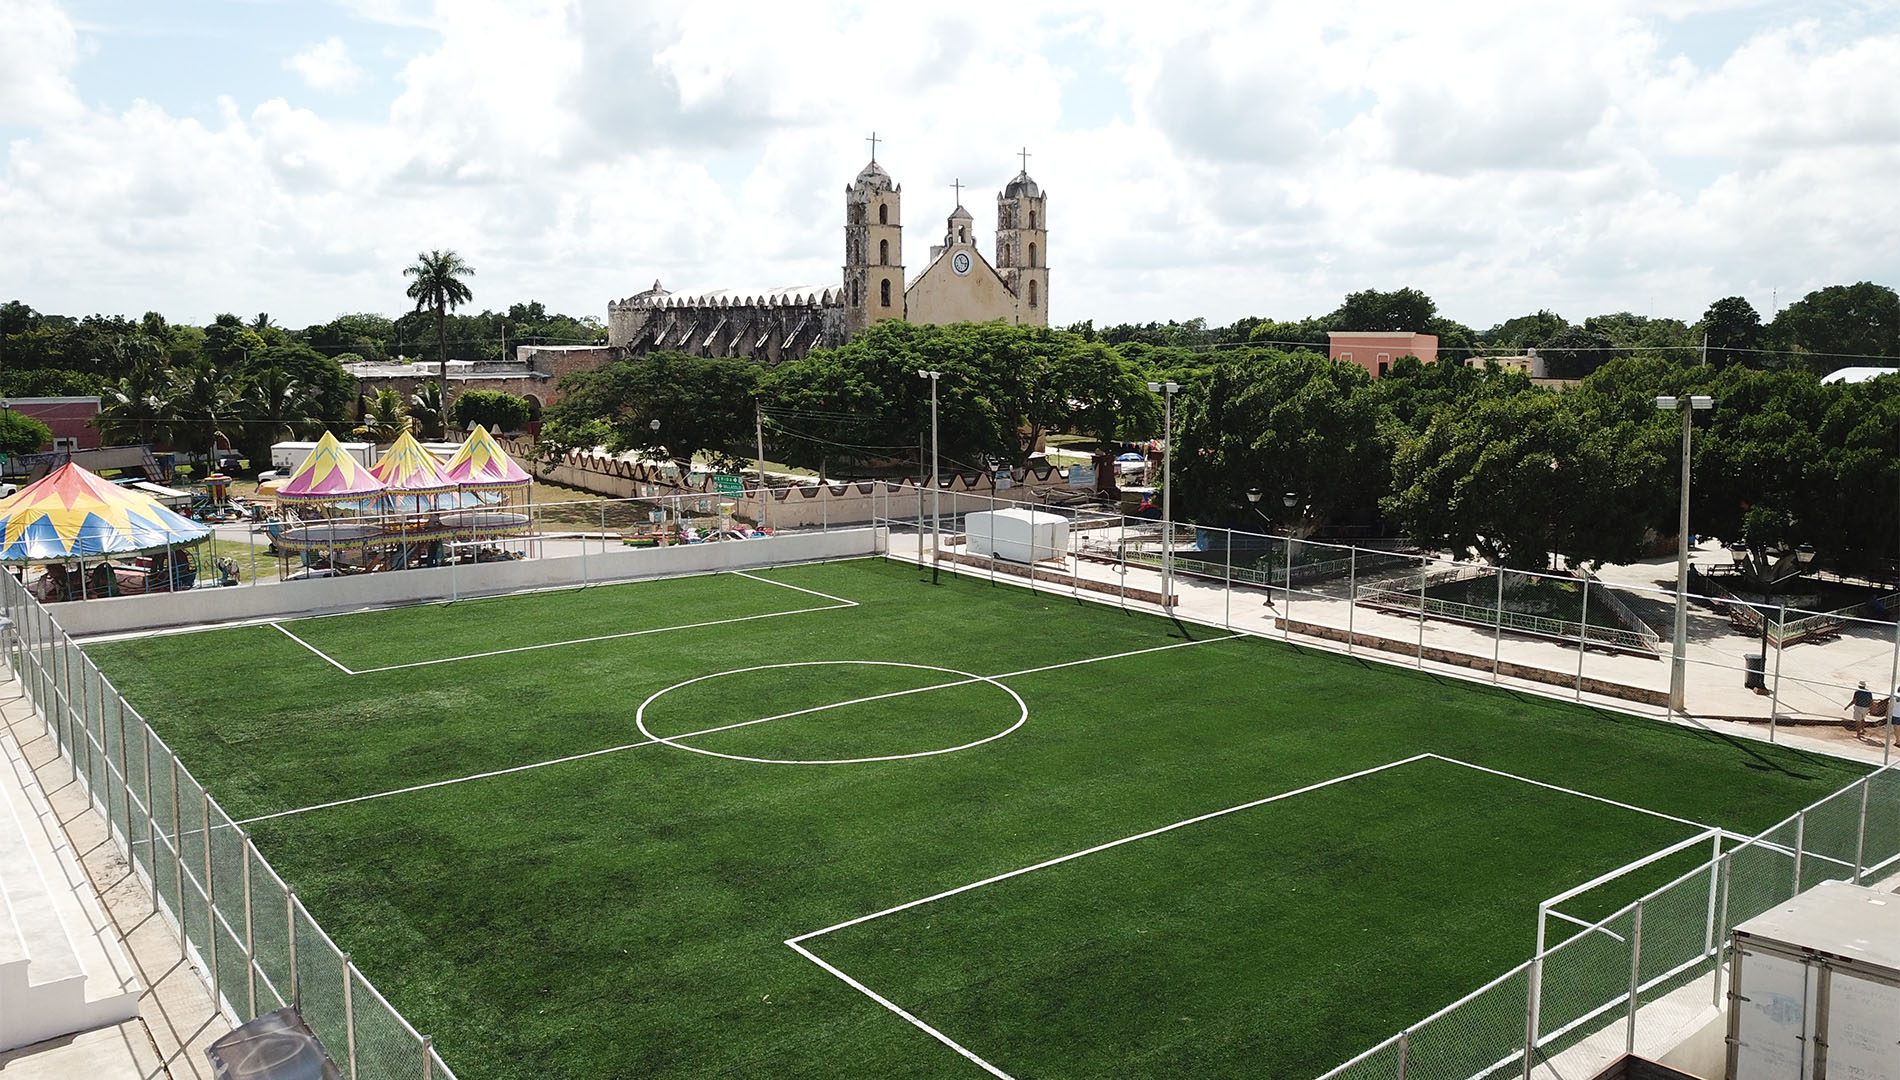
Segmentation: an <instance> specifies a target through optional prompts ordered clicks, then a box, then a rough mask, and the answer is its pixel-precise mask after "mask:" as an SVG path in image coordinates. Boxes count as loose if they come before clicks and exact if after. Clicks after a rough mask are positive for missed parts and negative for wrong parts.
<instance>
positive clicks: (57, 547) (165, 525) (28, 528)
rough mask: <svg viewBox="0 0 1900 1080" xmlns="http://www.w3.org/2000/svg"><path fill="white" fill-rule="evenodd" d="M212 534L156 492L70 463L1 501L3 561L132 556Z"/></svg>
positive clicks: (191, 542)
mask: <svg viewBox="0 0 1900 1080" xmlns="http://www.w3.org/2000/svg"><path fill="white" fill-rule="evenodd" d="M209 535H211V530H210V529H209V528H208V527H206V526H204V525H200V524H198V523H197V522H195V521H191V520H189V519H187V518H183V517H180V516H179V515H177V514H175V513H173V512H171V511H170V510H167V509H166V508H165V507H164V506H162V505H160V504H159V502H158V501H157V500H156V499H153V498H152V497H151V496H149V495H146V494H145V493H143V492H139V491H131V490H128V489H126V488H122V487H120V486H119V485H117V484H114V483H111V482H110V481H107V480H102V479H100V478H99V476H98V475H97V474H95V473H91V472H88V471H86V470H85V469H83V468H81V467H80V466H78V465H73V464H71V463H68V464H65V465H62V466H60V467H59V468H58V469H55V470H54V471H52V472H51V473H48V474H47V475H46V476H43V477H41V478H40V479H38V480H35V481H34V482H33V483H31V484H28V485H27V486H26V487H23V488H21V489H20V490H19V492H18V493H16V494H14V495H13V496H12V497H10V498H7V499H0V562H27V561H33V562H50V561H56V560H61V559H90V558H97V557H100V556H105V555H130V554H134V553H136V552H140V551H155V550H158V549H160V548H165V547H169V546H172V545H175V544H193V543H197V542H198V541H200V540H203V539H204V538H205V537H207V536H209Z"/></svg>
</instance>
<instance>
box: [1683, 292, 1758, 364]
mask: <svg viewBox="0 0 1900 1080" xmlns="http://www.w3.org/2000/svg"><path fill="white" fill-rule="evenodd" d="M1696 329H1697V330H1699V331H1700V334H1699V335H1698V336H1700V337H1701V338H1702V339H1703V340H1705V341H1706V342H1707V343H1708V359H1709V363H1711V364H1714V365H1715V366H1716V367H1727V366H1729V365H1730V364H1749V365H1756V364H1757V358H1756V356H1755V354H1754V350H1756V349H1757V348H1760V346H1761V315H1760V313H1758V312H1757V311H1756V310H1755V305H1753V304H1751V303H1749V302H1748V301H1747V300H1744V299H1742V298H1741V297H1739V296H1725V297H1723V298H1722V299H1720V300H1717V301H1716V302H1715V303H1713V304H1710V305H1709V310H1707V311H1705V312H1703V313H1702V321H1701V322H1700V323H1698V324H1696Z"/></svg>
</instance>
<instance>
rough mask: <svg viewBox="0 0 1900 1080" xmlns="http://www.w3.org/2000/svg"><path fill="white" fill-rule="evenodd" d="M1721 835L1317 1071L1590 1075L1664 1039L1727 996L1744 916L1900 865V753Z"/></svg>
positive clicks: (1370, 1077) (1378, 1076)
mask: <svg viewBox="0 0 1900 1080" xmlns="http://www.w3.org/2000/svg"><path fill="white" fill-rule="evenodd" d="M1727 840H1728V841H1729V846H1727V847H1726V849H1725V850H1723V851H1722V853H1721V854H1720V855H1718V856H1716V857H1714V858H1712V859H1710V860H1709V861H1707V862H1706V863H1704V864H1703V865H1700V866H1697V867H1695V868H1693V869H1691V870H1689V871H1687V872H1686V873H1683V874H1681V875H1679V876H1678V877H1676V878H1675V880H1673V881H1671V882H1669V883H1668V884H1666V885H1664V886H1662V887H1660V888H1658V889H1655V890H1653V891H1651V892H1649V893H1647V894H1646V895H1644V896H1643V897H1642V898H1641V899H1639V900H1637V901H1635V902H1634V903H1631V904H1629V905H1627V906H1625V907H1624V908H1622V909H1621V910H1619V911H1617V912H1616V913H1615V914H1613V915H1611V916H1609V917H1608V918H1606V919H1602V920H1600V921H1598V922H1596V923H1593V924H1591V925H1589V926H1588V927H1585V928H1584V929H1582V930H1580V931H1579V932H1577V933H1576V934H1574V935H1572V936H1570V937H1568V938H1566V939H1564V940H1563V941H1560V942H1558V943H1556V944H1554V945H1551V946H1549V947H1548V948H1545V949H1544V950H1542V951H1541V952H1539V953H1538V954H1537V955H1536V956H1534V957H1532V958H1531V960H1530V961H1529V962H1527V963H1526V964H1524V965H1523V966H1521V967H1519V968H1516V969H1513V970H1512V971H1510V972H1507V973H1506V974H1505V975H1503V976H1502V977H1500V978H1499V979H1497V980H1496V981H1494V982H1492V983H1490V984H1489V985H1487V986H1485V987H1483V988H1482V989H1480V990H1478V991H1477V992H1475V993H1473V994H1471V995H1469V996H1467V997H1465V998H1463V999H1461V1000H1459V1001H1457V1002H1455V1003H1453V1004H1452V1005H1450V1006H1447V1007H1446V1008H1445V1009H1443V1010H1441V1011H1439V1012H1438V1013H1435V1014H1434V1015H1432V1016H1431V1017H1429V1018H1428V1019H1426V1020H1424V1021H1422V1022H1420V1023H1418V1024H1415V1025H1413V1026H1411V1027H1408V1028H1406V1029H1405V1030H1404V1031H1403V1032H1401V1033H1400V1034H1399V1035H1397V1036H1394V1037H1393V1038H1392V1039H1389V1040H1387V1041H1386V1042H1383V1043H1380V1044H1379V1045H1378V1046H1375V1047H1373V1048H1372V1049H1371V1050H1368V1051H1366V1052H1365V1053H1363V1054H1361V1055H1359V1056H1358V1057H1355V1058H1353V1059H1352V1060H1350V1061H1348V1062H1346V1063H1345V1064H1343V1065H1341V1066H1339V1067H1338V1068H1336V1069H1333V1070H1332V1071H1331V1072H1328V1073H1327V1074H1325V1076H1324V1077H1322V1078H1321V1080H1348V1078H1350V1080H1388V1078H1390V1080H1407V1078H1412V1080H1417V1078H1421V1077H1430V1078H1432V1080H1474V1078H1480V1077H1487V1078H1488V1077H1503V1076H1522V1077H1525V1078H1527V1080H1529V1078H1533V1077H1535V1078H1546V1080H1558V1078H1560V1077H1565V1076H1593V1075H1596V1074H1597V1073H1598V1072H1600V1071H1601V1070H1602V1069H1603V1068H1604V1067H1606V1066H1608V1065H1609V1064H1611V1063H1612V1062H1614V1061H1616V1060H1617V1059H1618V1058H1620V1057H1622V1056H1623V1055H1624V1054H1628V1053H1647V1054H1652V1055H1653V1054H1658V1053H1661V1052H1662V1051H1664V1050H1667V1049H1669V1043H1670V1041H1671V1040H1673V1039H1675V1038H1677V1037H1679V1036H1680V1035H1681V1034H1682V1033H1683V1032H1684V1031H1685V1029H1686V1027H1687V1026H1688V1025H1690V1024H1692V1023H1693V1022H1694V1021H1695V1020H1696V1019H1697V1018H1698V1017H1700V1016H1703V1015H1705V1014H1706V1011H1707V1010H1708V1009H1710V1008H1712V1007H1717V1006H1719V1005H1720V1004H1721V1003H1722V1001H1723V996H1724V994H1725V993H1726V990H1727V987H1728V970H1729V963H1730V958H1729V955H1728V945H1729V940H1730V934H1731V932H1732V931H1733V930H1734V928H1735V927H1736V926H1737V925H1738V924H1740V923H1743V922H1746V921H1747V920H1749V919H1751V918H1753V917H1755V916H1756V915H1759V914H1761V913H1762V912H1764V911H1767V910H1768V909H1770V908H1772V907H1774V906H1775V905H1777V904H1781V903H1784V902H1786V901H1787V900H1788V899H1789V898H1791V897H1793V896H1794V895H1795V894H1796V893H1797V892H1799V891H1801V890H1802V889H1803V888H1810V887H1812V886H1814V885H1815V884H1818V883H1819V882H1822V881H1852V882H1856V883H1860V882H1869V881H1879V880H1883V879H1885V878H1888V877H1891V876H1892V875H1893V874H1895V873H1896V872H1897V871H1900V765H1894V766H1888V767H1886V768H1884V769H1881V770H1880V771H1878V772H1875V773H1873V774H1871V775H1869V776H1867V777H1866V778H1864V779H1861V780H1857V781H1855V782H1854V783H1852V784H1849V785H1848V786H1847V787H1845V788H1842V789H1841V790H1840V791H1837V792H1835V793H1834V794H1832V795H1830V796H1828V797H1827V798H1825V799H1822V800H1820V801H1819V802H1817V803H1815V804H1814V805H1812V806H1810V807H1808V808H1806V809H1805V810H1802V811H1801V812H1799V813H1797V814H1795V815H1794V816H1792V817H1790V818H1788V819H1787V820H1785V821H1782V822H1780V823H1779V824H1777V825H1775V826H1774V827H1773V828H1771V829H1768V830H1766V831H1764V832H1762V833H1761V834H1759V835H1757V836H1754V837H1749V838H1746V839H1744V838H1741V837H1737V836H1732V835H1731V836H1728V837H1727ZM1697 842H1700V839H1699V838H1698V841H1697ZM1652 861H1653V860H1651V859H1645V860H1642V861H1641V862H1639V863H1635V864H1632V867H1635V866H1639V865H1646V864H1648V863H1650V862H1652ZM1611 880H1613V879H1611V878H1606V879H1604V880H1603V881H1600V882H1599V883H1598V884H1600V885H1607V884H1609V882H1610V881H1611Z"/></svg>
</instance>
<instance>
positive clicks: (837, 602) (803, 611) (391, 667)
mask: <svg viewBox="0 0 1900 1080" xmlns="http://www.w3.org/2000/svg"><path fill="white" fill-rule="evenodd" d="M730 573H731V574H732V575H733V576H736V577H742V578H749V579H751V580H753V581H761V582H764V583H765V584H767V585H778V586H781V587H783V588H787V589H796V590H797V591H799V592H802V593H808V594H810V595H812V596H818V597H823V598H824V599H826V600H830V601H831V603H829V604H825V605H823V606H821V607H808V608H794V609H792V610H791V611H772V612H767V613H766V614H763V615H740V616H737V617H735V618H731V619H712V620H709V621H707V622H696V623H684V624H682V625H679V626H656V627H652V628H650V629H647V630H628V631H626V632H625V633H620V634H599V635H596V636H594V637H584V638H573V639H570V640H567V641H548V642H543V643H541V644H538V645H517V646H515V647H514V648H512V649H492V650H490V651H488V652H479V653H469V654H468V655H466V656H445V657H441V658H439V659H435V660H416V661H413V662H411V663H407V664H385V665H383V666H382V667H373V668H364V669H363V670H361V671H351V670H350V669H348V668H345V667H343V665H342V664H337V665H336V666H337V667H339V668H342V669H343V671H344V673H345V674H349V675H374V674H376V673H378V672H383V671H402V670H405V669H408V668H419V667H430V666H432V665H435V664H453V663H457V662H460V661H463V660H482V659H486V658H488V657H491V656H507V655H509V654H510V653H522V652H534V651H536V650H538V649H558V648H561V647H562V646H566V645H591V644H593V643H595V642H600V641H617V640H619V639H621V638H631V637H642V636H644V635H647V634H664V633H668V632H671V631H674V630H699V629H703V628H705V627H708V626H726V625H729V624H731V623H742V622H751V621H752V620H754V619H775V618H777V617H778V616H780V615H809V614H812V613H813V612H818V611H836V610H840V609H843V608H854V607H857V606H858V602H857V601H856V600H846V599H845V598H844V597H842V596H832V595H830V594H828V593H821V592H818V591H816V590H814V589H806V588H801V587H799V586H797V585H786V584H785V583H784V582H782V581H773V580H771V579H770V578H762V577H756V576H754V575H752V574H748V573H745V572H744V571H737V570H735V571H730ZM278 629H280V630H282V629H283V628H282V627H278ZM284 632H285V633H287V634H288V633H290V631H288V630H285V631H284ZM292 636H293V637H294V636H295V635H292ZM300 640H301V639H300ZM312 651H315V650H312ZM318 655H319V656H322V655H323V654H321V653H318ZM324 659H326V660H329V657H327V656H326V657H324ZM330 662H331V663H332V664H336V661H334V660H330Z"/></svg>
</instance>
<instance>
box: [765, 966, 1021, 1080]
mask: <svg viewBox="0 0 1900 1080" xmlns="http://www.w3.org/2000/svg"><path fill="white" fill-rule="evenodd" d="M785 944H787V945H790V946H791V947H792V949H793V951H795V952H797V953H798V954H799V955H800V956H803V957H804V958H805V959H807V960H810V961H811V962H812V963H814V964H817V965H818V966H819V967H821V968H824V969H825V970H826V971H829V972H831V973H832V974H833V975H836V976H837V977H838V978H840V979H843V980H844V982H845V985H847V986H849V987H851V988H852V989H854V990H856V991H857V992H858V993H860V994H863V995H864V996H865V997H868V998H870V999H871V1000H872V1001H875V1002H877V1003H878V1004H879V1005H882V1006H884V1007H885V1008H887V1009H889V1010H890V1011H892V1012H894V1013H896V1014H897V1015H899V1016H901V1017H903V1018H904V1019H905V1020H907V1021H909V1022H910V1023H911V1024H912V1025H913V1026H915V1027H916V1028H917V1029H918V1030H920V1031H922V1032H923V1033H924V1034H926V1035H928V1036H930V1037H931V1038H933V1039H935V1040H937V1041H938V1042H940V1043H942V1044H944V1045H945V1046H947V1047H949V1048H950V1049H952V1050H955V1051H956V1052H957V1053H959V1054H962V1055H963V1056H964V1057H966V1058H969V1059H970V1060H971V1061H973V1062H975V1063H976V1064H977V1065H978V1066H981V1067H982V1069H983V1071H984V1072H987V1073H989V1074H990V1075H991V1076H995V1077H1000V1078H1001V1080H1014V1078H1013V1077H1011V1076H1010V1075H1009V1074H1008V1073H1006V1072H1004V1071H1003V1070H1001V1069H999V1068H997V1067H996V1066H994V1065H991V1064H990V1063H989V1062H987V1061H984V1060H983V1059H982V1058H980V1057H977V1056H976V1054H974V1053H972V1052H971V1051H970V1050H969V1048H967V1047H965V1046H964V1045H963V1044H961V1043H959V1042H957V1041H956V1040H955V1039H952V1038H951V1037H950V1036H948V1035H945V1034H944V1033H943V1032H941V1031H938V1030H937V1029H936V1028H934V1027H931V1026H930V1025H929V1024H926V1023H924V1022H923V1021H922V1020H919V1019H918V1018H917V1017H916V1016H914V1015H912V1014H911V1013H909V1012H906V1011H905V1010H904V1009H903V1008H901V1007H900V1006H899V1005H898V1004H897V1003H896V1002H894V1001H892V1000H891V999H890V998H887V997H885V996H884V995H883V994H880V993H878V992H877V991H876V990H873V989H871V988H870V987H868V986H866V985H864V984H863V983H861V982H859V981H858V980H856V979H854V978H852V977H851V976H849V975H846V974H845V973H844V972H842V971H840V970H838V969H837V968H835V967H833V966H832V965H831V964H829V963H827V962H826V961H825V960H824V959H823V958H822V957H820V956H819V955H818V954H817V953H814V952H812V951H811V950H810V949H807V948H806V947H804V946H803V945H800V944H799V943H798V939H796V938H794V939H792V940H791V941H788V942H786V943H785Z"/></svg>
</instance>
